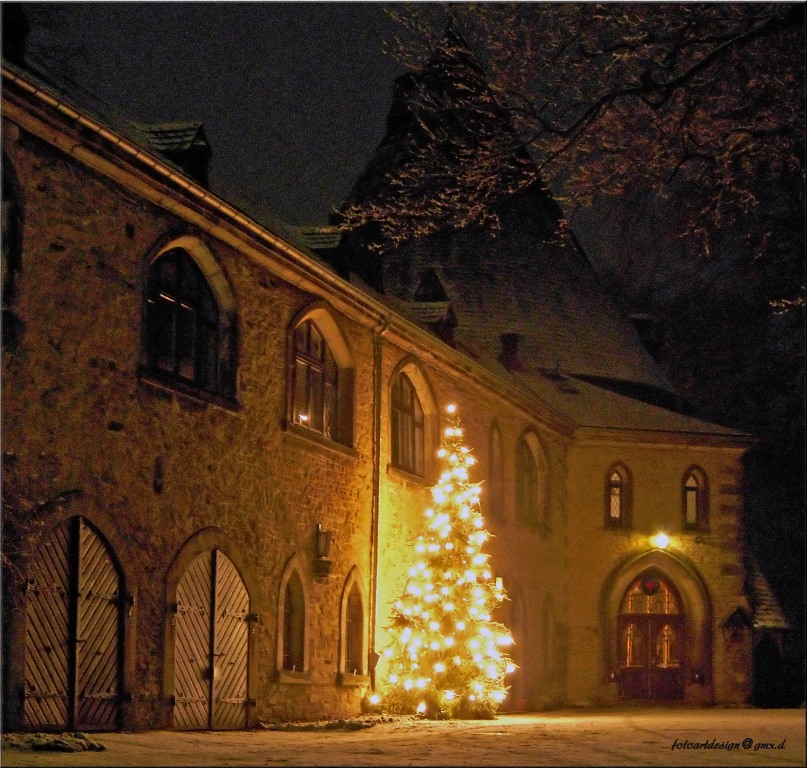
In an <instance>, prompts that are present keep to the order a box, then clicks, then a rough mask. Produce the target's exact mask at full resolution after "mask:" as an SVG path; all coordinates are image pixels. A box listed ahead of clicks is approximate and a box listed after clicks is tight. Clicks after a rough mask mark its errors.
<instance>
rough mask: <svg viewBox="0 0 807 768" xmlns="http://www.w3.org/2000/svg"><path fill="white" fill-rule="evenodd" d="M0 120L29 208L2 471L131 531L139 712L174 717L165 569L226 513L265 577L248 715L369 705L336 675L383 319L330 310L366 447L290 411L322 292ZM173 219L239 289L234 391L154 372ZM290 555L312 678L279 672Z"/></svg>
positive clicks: (362, 556)
mask: <svg viewBox="0 0 807 768" xmlns="http://www.w3.org/2000/svg"><path fill="white" fill-rule="evenodd" d="M4 138H5V139H6V146H5V151H6V156H7V157H8V158H9V161H10V162H11V164H12V165H13V167H14V171H15V173H16V177H17V179H18V180H19V184H20V190H19V192H20V194H19V197H20V200H21V203H22V207H23V210H24V216H25V222H24V233H23V254H22V270H21V273H20V275H19V280H18V286H17V288H18V290H17V296H16V298H15V303H14V306H13V310H14V312H15V313H16V314H17V316H18V317H19V318H20V319H21V320H22V321H23V322H24V332H23V333H22V335H21V339H20V341H19V343H18V345H17V346H16V347H15V348H13V349H7V350H4V355H3V383H4V387H3V390H4V391H3V451H4V456H5V470H4V477H3V481H4V485H5V489H6V493H7V494H11V495H14V496H17V497H19V498H21V499H23V500H24V503H25V504H27V505H28V507H29V508H36V506H37V505H41V504H42V503H43V502H46V501H47V500H49V499H53V498H55V497H57V496H58V495H59V494H62V493H63V492H64V491H66V490H78V491H79V492H80V494H77V495H75V496H72V497H71V500H70V501H69V502H65V504H63V505H61V506H62V508H63V509H62V512H63V514H64V515H76V514H80V515H84V516H85V517H87V518H88V519H90V520H91V521H95V522H96V523H97V525H98V527H99V529H100V530H101V532H102V534H103V535H104V536H106V537H107V538H108V539H109V540H110V541H120V542H125V547H126V549H127V552H121V553H118V555H119V558H120V560H121V561H122V562H123V563H125V565H126V567H125V568H124V570H125V578H126V581H127V584H128V585H129V589H130V591H131V592H136V593H137V602H136V606H135V611H136V627H137V638H136V643H135V650H134V655H135V660H134V662H133V666H132V673H133V674H132V679H129V680H127V681H126V687H127V688H128V689H129V690H130V691H131V692H132V693H133V695H134V702H133V704H132V706H131V711H132V713H133V714H132V715H131V721H130V725H131V726H132V727H144V728H145V727H155V726H158V725H165V724H167V715H166V711H167V710H166V706H167V705H166V697H165V681H166V680H167V679H169V678H170V675H167V674H166V670H165V669H163V656H164V651H165V647H164V646H165V644H166V643H167V642H170V640H166V639H165V638H166V632H165V626H166V621H167V603H168V602H170V596H167V595H166V574H167V572H168V569H169V567H170V565H171V563H172V562H173V561H174V559H175V558H176V557H177V555H178V553H180V551H181V550H182V548H183V546H184V545H185V543H186V542H188V541H189V539H191V538H192V537H193V536H194V535H195V534H197V533H198V532H199V531H204V530H207V529H211V528H212V529H215V530H217V531H218V532H219V536H220V539H221V540H222V541H228V542H230V544H231V546H232V547H233V548H234V550H236V551H237V552H238V553H239V555H240V560H241V562H242V563H243V564H244V569H245V570H247V571H248V574H244V575H245V577H246V576H249V579H251V580H252V581H254V583H255V585H256V591H255V594H254V595H253V596H252V597H253V605H252V610H253V611H254V612H255V613H257V614H258V615H259V620H258V622H257V624H256V626H255V629H254V635H253V638H254V639H253V648H252V651H253V657H254V668H255V671H256V679H254V680H253V682H252V691H251V694H252V696H253V698H254V699H255V700H256V702H257V706H256V709H255V711H254V713H253V717H254V718H255V719H266V718H273V717H322V716H337V715H338V716H344V715H347V714H354V713H356V712H357V711H358V710H359V701H360V698H361V695H362V693H363V688H361V687H350V688H348V687H339V686H337V685H336V679H337V651H338V648H339V627H340V622H339V610H340V600H341V594H342V588H343V584H344V580H345V578H346V577H347V575H348V573H349V572H350V570H351V569H352V568H354V567H356V568H358V572H359V574H360V579H361V580H362V583H363V590H364V593H365V594H367V593H368V592H369V581H368V579H369V571H370V553H369V541H370V513H371V506H372V503H371V491H372V483H371V477H372V432H371V424H372V410H371V408H372V400H373V397H372V342H371V336H370V334H369V333H368V332H367V331H366V330H364V329H363V328H361V327H359V326H357V325H356V324H355V323H351V322H349V321H348V320H346V319H345V318H344V317H335V320H336V322H337V324H338V325H339V327H340V329H341V331H342V333H343V334H344V336H345V339H346V342H347V345H348V347H349V349H350V350H351V352H352V354H353V358H354V364H355V425H356V426H355V433H354V448H353V449H350V450H342V449H339V448H334V447H331V446H329V445H327V444H326V443H327V441H321V440H320V441H317V440H312V439H308V438H307V437H306V436H305V434H304V432H303V431H300V430H298V431H296V432H292V431H290V430H288V429H286V428H285V427H284V420H285V410H286V393H287V374H286V370H287V368H286V359H287V352H286V350H287V329H288V328H289V324H290V322H291V320H292V318H293V317H294V316H295V315H296V314H297V313H298V312H299V311H300V310H302V309H304V308H305V307H306V306H307V305H309V304H310V303H311V302H312V301H313V300H314V299H315V298H317V297H314V296H312V295H309V294H306V293H304V292H302V291H300V290H297V289H296V288H294V287H293V286H291V285H289V284H287V283H284V282H282V281H280V280H278V279H276V278H274V277H272V276H271V275H269V274H267V273H266V272H265V271H264V270H262V269H261V268H260V267H259V266H257V265H256V264H255V263H254V262H251V261H249V260H247V259H246V258H245V257H244V256H242V255H240V254H238V253H235V252H234V251H233V250H232V249H230V248H228V247H226V246H224V245H223V244H222V243H220V242H218V241H216V240H214V239H211V238H209V237H207V236H205V235H203V234H201V233H199V232H196V231H195V230H194V229H193V228H192V227H189V226H187V225H186V224H184V223H183V222H182V221H180V220H178V219H177V218H176V217H174V216H172V215H169V214H167V213H166V212H164V211H162V210H160V209H159V208H156V207H154V206H152V205H150V204H148V203H145V202H143V201H142V200H139V199H137V198H136V197H134V196H132V195H131V194H129V193H127V192H126V191H124V190H122V189H121V188H120V187H118V186H117V185H116V184H114V183H112V182H111V181H108V180H106V179H105V178H101V177H99V176H97V175H95V174H93V173H92V172H90V171H88V170H85V169H83V168H82V167H80V166H78V165H77V164H75V163H73V162H70V161H68V160H67V159H66V158H65V157H64V156H63V155H62V154H61V153H60V152H59V151H57V150H55V149H53V148H52V147H51V146H50V145H48V144H45V143H44V142H42V141H40V140H39V139H37V138H35V137H33V136H31V135H29V134H27V133H25V132H19V131H16V130H10V131H4ZM178 234H182V235H191V236H194V237H197V238H198V239H199V240H200V241H201V242H202V243H203V244H204V245H205V246H206V247H207V248H209V250H210V251H211V252H212V254H213V256H214V257H215V259H216V261H217V262H218V263H219V264H220V266H221V268H222V270H223V272H224V274H225V276H226V278H227V280H228V282H229V284H230V286H231V289H232V292H233V293H234V295H235V296H236V300H237V314H238V339H239V349H238V360H239V365H238V381H237V388H236V390H237V404H236V405H234V406H233V407H222V406H220V405H218V404H215V403H212V402H205V401H204V400H203V399H196V398H191V397H187V396H184V395H182V394H180V393H178V392H176V391H173V390H171V389H167V388H164V387H159V386H155V385H153V384H149V383H147V382H146V381H145V380H144V379H143V378H142V377H141V376H140V375H139V364H140V362H141V349H142V345H141V338H142V322H143V321H142V313H143V293H144V292H143V284H144V275H145V271H146V268H147V265H148V263H149V258H150V256H153V255H154V251H155V247H156V244H158V243H161V244H162V243H164V242H166V238H169V239H170V236H172V235H173V236H175V235H178ZM317 524H321V525H322V526H323V528H325V529H326V530H330V531H332V532H333V544H332V548H331V555H330V557H331V559H332V560H333V568H332V571H331V573H330V575H329V576H328V577H327V578H326V579H319V580H317V579H315V578H314V576H313V574H312V571H311V563H312V560H313V558H314V535H315V530H316V526H317ZM110 527H112V530H110ZM294 554H296V555H297V556H298V557H299V558H300V560H301V562H302V563H303V564H304V570H303V573H302V574H301V575H302V577H303V578H304V579H308V580H309V583H308V585H307V586H308V589H309V594H310V595H311V598H312V604H313V607H312V610H311V614H310V627H309V636H310V679H309V680H308V681H307V683H306V684H303V685H299V684H298V685H285V684H280V683H278V682H277V680H276V678H277V675H276V647H277V646H276V644H277V626H278V622H277V598H278V585H279V579H280V576H281V573H282V570H283V568H284V566H285V564H286V562H287V561H288V559H289V558H290V557H291V556H292V555H294ZM132 626H134V623H132Z"/></svg>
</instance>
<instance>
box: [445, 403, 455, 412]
mask: <svg viewBox="0 0 807 768" xmlns="http://www.w3.org/2000/svg"><path fill="white" fill-rule="evenodd" d="M456 410H457V406H456V405H454V403H449V404H448V405H447V406H446V413H454V412H456Z"/></svg>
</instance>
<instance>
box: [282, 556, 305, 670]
mask: <svg viewBox="0 0 807 768" xmlns="http://www.w3.org/2000/svg"><path fill="white" fill-rule="evenodd" d="M281 610H282V632H281V634H280V640H281V651H280V657H281V659H282V665H281V669H283V670H286V671H289V672H304V671H305V593H304V591H303V584H302V581H301V580H300V574H299V573H297V571H296V570H292V571H291V572H290V573H289V576H288V579H287V580H286V583H285V587H284V589H283V602H282V606H281Z"/></svg>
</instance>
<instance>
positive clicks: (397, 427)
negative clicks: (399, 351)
mask: <svg viewBox="0 0 807 768" xmlns="http://www.w3.org/2000/svg"><path fill="white" fill-rule="evenodd" d="M406 397H408V398H409V399H408V400H406V399H404V400H402V399H401V398H406ZM389 398H390V399H389V402H390V465H391V466H393V467H395V468H397V469H402V470H404V471H405V472H409V473H411V474H414V475H417V476H419V477H423V478H426V479H430V478H433V477H434V476H435V474H436V472H437V463H436V452H437V446H438V443H439V427H440V425H439V417H438V412H437V401H436V399H435V397H434V393H433V392H432V388H431V385H430V384H429V381H428V379H427V378H426V375H425V374H424V373H423V370H422V368H421V366H420V363H419V362H418V361H417V360H416V359H415V358H412V357H407V358H404V359H403V360H401V361H400V362H399V363H398V365H397V366H396V368H395V370H394V371H393V373H392V376H391V377H390V391H389Z"/></svg>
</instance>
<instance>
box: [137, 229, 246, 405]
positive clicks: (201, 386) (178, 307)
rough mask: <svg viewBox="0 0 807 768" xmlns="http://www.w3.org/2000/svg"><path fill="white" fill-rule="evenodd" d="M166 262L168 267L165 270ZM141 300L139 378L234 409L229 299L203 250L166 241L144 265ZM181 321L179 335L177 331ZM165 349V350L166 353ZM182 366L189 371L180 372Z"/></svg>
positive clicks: (193, 242) (190, 242)
mask: <svg viewBox="0 0 807 768" xmlns="http://www.w3.org/2000/svg"><path fill="white" fill-rule="evenodd" d="M169 262H171V263H173V267H172V268H171V270H169V268H168V264H169ZM170 271H172V272H173V275H171V274H170V273H169V272H170ZM142 296H143V323H142V327H143V336H142V339H143V341H142V363H141V366H140V373H141V377H143V378H145V379H146V380H147V381H150V382H153V383H157V384H160V385H162V386H166V387H169V388H171V389H173V390H175V391H178V392H182V393H184V394H187V395H191V396H193V397H196V398H200V399H203V400H206V401H213V402H218V403H220V404H222V405H224V406H225V407H232V406H234V405H235V404H236V376H237V328H236V322H235V320H236V312H235V300H234V297H233V294H232V291H231V289H230V287H229V283H228V282H227V279H226V278H225V276H224V273H223V272H222V270H221V268H220V266H219V265H218V262H217V261H216V259H215V257H214V256H213V254H212V253H211V252H210V251H209V249H207V248H206V247H205V246H204V245H203V244H202V243H201V242H200V241H199V240H197V239H196V238H194V237H190V236H185V237H180V238H175V239H173V240H171V241H170V242H168V243H167V244H166V245H165V246H164V247H162V248H160V249H159V250H157V251H156V253H155V255H154V256H153V258H151V259H150V260H149V261H148V266H147V268H146V272H145V276H144V286H143V293H142ZM183 317H184V318H185V329H186V330H185V332H183V331H182V330H181V328H180V326H181V325H182V318H183ZM169 326H170V327H169ZM169 335H170V336H171V338H170V343H169V344H166V341H167V339H168V336H169ZM165 347H169V349H168V354H165ZM183 349H184V350H185V352H184V353H183ZM163 360H165V361H166V363H164V362H163ZM186 363H187V364H189V365H191V366H192V369H193V370H192V371H189V370H183V366H184V365H185V364H186Z"/></svg>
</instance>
